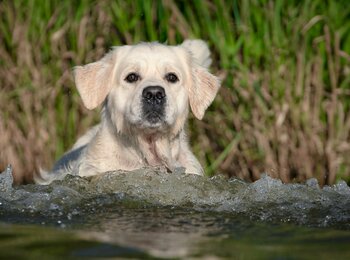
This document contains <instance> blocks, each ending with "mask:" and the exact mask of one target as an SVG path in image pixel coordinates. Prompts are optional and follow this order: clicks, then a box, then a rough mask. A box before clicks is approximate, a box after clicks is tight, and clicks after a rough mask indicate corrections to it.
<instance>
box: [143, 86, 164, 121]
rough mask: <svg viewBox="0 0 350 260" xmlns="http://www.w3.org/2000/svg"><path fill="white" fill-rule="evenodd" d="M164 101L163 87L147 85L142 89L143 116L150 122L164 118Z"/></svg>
mask: <svg viewBox="0 0 350 260" xmlns="http://www.w3.org/2000/svg"><path fill="white" fill-rule="evenodd" d="M165 103H166V94H165V90H164V88H163V87H161V86H148V87H146V88H144V89H143V91H142V109H143V116H144V118H145V119H146V120H147V121H148V122H150V123H151V124H156V123H159V122H161V121H163V120H164V110H165V109H164V108H165Z"/></svg>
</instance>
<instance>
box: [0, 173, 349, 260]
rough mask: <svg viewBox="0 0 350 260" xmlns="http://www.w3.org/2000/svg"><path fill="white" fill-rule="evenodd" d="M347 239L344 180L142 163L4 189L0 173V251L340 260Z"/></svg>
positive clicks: (7, 177) (8, 182)
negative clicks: (250, 175) (290, 180)
mask: <svg viewBox="0 0 350 260" xmlns="http://www.w3.org/2000/svg"><path fill="white" fill-rule="evenodd" d="M349 245H350V188H349V187H348V186H347V185H346V183H345V182H340V183H338V184H336V185H334V186H330V187H325V188H323V189H321V188H320V187H319V186H318V184H317V181H316V180H314V179H312V180H309V181H308V182H307V184H305V185H304V184H288V185H286V184H282V183H281V182H280V181H279V180H275V179H272V178H270V177H268V176H264V177H263V178H262V179H260V180H259V181H256V182H254V183H246V182H243V181H241V180H238V179H234V178H232V179H225V178H224V177H220V176H216V177H213V178H205V177H201V176H196V175H185V174H182V173H177V174H168V173H166V172H165V171H164V170H163V169H143V170H138V171H134V172H128V173H126V172H113V173H106V174H103V175H101V176H98V177H93V178H80V177H77V176H67V177H66V178H65V179H64V180H62V181H55V182H54V183H52V184H50V185H46V186H39V185H26V186H19V187H12V175H11V169H8V170H7V171H5V172H4V173H3V174H1V175H0V248H2V249H4V250H1V251H0V258H8V259H9V258H11V257H23V258H26V259H28V258H37V257H39V256H41V257H46V258H49V257H50V258H54V257H57V259H59V258H61V257H66V258H70V257H71V258H77V257H78V258H79V257H84V256H93V257H134V258H147V257H150V258H154V257H159V258H168V257H171V258H172V257H180V258H182V257H185V258H187V257H194V258H195V257H198V258H201V257H214V256H215V257H229V258H242V259H251V258H259V259H261V258H266V259H270V258H288V259H289V258H290V259H303V258H304V259H305V258H311V257H312V258H316V257H317V258H320V259H322V258H324V259H326V258H327V259H329V258H333V259H334V258H337V259H342V258H344V259H346V258H348V259H350V258H349V257H350V246H349ZM43 248H45V249H43ZM11 249H12V250H11Z"/></svg>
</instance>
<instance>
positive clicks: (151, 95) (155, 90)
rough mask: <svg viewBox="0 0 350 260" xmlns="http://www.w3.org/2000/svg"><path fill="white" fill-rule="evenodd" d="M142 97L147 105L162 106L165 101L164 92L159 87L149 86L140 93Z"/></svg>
mask: <svg viewBox="0 0 350 260" xmlns="http://www.w3.org/2000/svg"><path fill="white" fill-rule="evenodd" d="M142 97H143V98H144V99H145V100H146V101H147V102H149V103H153V104H159V105H160V104H163V103H164V101H165V97H166V95H165V90H164V88H162V87H161V86H149V87H146V88H144V90H143V91H142Z"/></svg>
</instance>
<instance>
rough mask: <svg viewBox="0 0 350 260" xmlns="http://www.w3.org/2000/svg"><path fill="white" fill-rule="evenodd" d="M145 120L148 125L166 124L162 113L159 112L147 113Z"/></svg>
mask: <svg viewBox="0 0 350 260" xmlns="http://www.w3.org/2000/svg"><path fill="white" fill-rule="evenodd" d="M144 118H145V119H146V121H147V122H148V123H150V124H151V125H154V126H156V125H159V124H161V123H162V122H164V116H163V114H162V113H159V112H157V111H149V112H147V113H144Z"/></svg>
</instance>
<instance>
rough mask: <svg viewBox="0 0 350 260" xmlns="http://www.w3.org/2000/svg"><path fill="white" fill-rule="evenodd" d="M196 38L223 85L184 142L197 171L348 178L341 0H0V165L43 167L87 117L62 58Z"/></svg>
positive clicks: (81, 59) (348, 32)
mask: <svg viewBox="0 0 350 260" xmlns="http://www.w3.org/2000/svg"><path fill="white" fill-rule="evenodd" d="M186 38H201V39H204V40H205V41H207V42H208V44H209V45H210V49H211V50H212V52H213V53H212V56H213V66H212V71H213V73H214V74H216V75H219V76H220V77H221V78H222V79H223V84H222V85H223V87H222V88H221V90H220V93H219V95H218V97H217V99H216V101H215V102H214V104H213V105H212V106H211V107H210V109H209V111H208V112H207V114H206V116H205V118H204V120H203V121H198V120H195V119H194V118H193V117H192V116H191V118H190V124H189V128H190V136H191V143H192V147H193V148H194V152H195V154H196V155H197V156H198V158H199V160H200V161H201V163H202V164H203V165H204V166H205V167H206V172H207V174H208V175H213V174H215V173H225V174H228V175H230V176H238V177H240V178H243V179H246V180H256V179H258V178H259V177H260V174H261V173H268V174H269V175H271V176H272V177H276V178H280V179H282V181H284V182H303V181H305V180H306V179H308V178H311V177H316V178H317V179H318V180H319V182H320V183H321V184H332V183H334V182H335V181H336V180H337V179H339V178H342V179H346V180H348V181H349V179H350V136H349V134H350V131H349V130H350V112H349V107H350V85H349V84H350V4H349V1H347V0H344V1H331V0H329V1H327V0H309V1H308V0H305V1H299V0H295V1H292V0H276V1H272V0H261V1H258V0H246V1H245V0H242V1H225V0H194V1H173V0H163V1H148V0H135V1H107V0H105V1H104V0H101V1H88V0H82V1H77V0H76V1H69V0H59V1H54V0H50V1H41V0H22V1H21V0H14V1H1V2H0V42H1V44H0V84H1V85H0V170H2V169H4V168H5V167H6V165H7V164H8V163H11V164H12V165H13V167H14V171H15V173H16V176H17V181H19V180H20V179H21V178H22V177H24V178H25V179H26V180H27V181H28V180H30V176H31V174H32V173H33V172H35V171H37V170H38V168H39V167H42V168H50V166H51V165H52V164H53V162H54V160H55V159H57V158H58V157H59V156H61V155H62V154H63V153H64V151H66V150H67V149H69V148H70V146H71V145H72V144H73V143H74V141H75V140H76V138H77V137H78V136H79V135H81V134H83V133H84V132H85V131H86V129H87V128H89V127H91V126H92V125H93V124H95V123H97V122H98V120H99V111H94V112H91V111H87V110H86V109H85V108H84V107H83V105H82V102H81V100H80V98H79V95H78V93H77V91H76V89H75V86H74V82H73V80H72V74H71V68H72V67H73V66H75V65H81V64H86V63H89V62H92V61H96V60H97V59H99V58H101V57H102V56H103V54H104V53H105V52H106V51H107V50H108V49H109V48H110V47H111V46H114V45H123V44H133V43H137V42H139V41H159V42H162V43H163V42H166V43H168V44H179V43H181V42H182V41H183V39H186Z"/></svg>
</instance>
